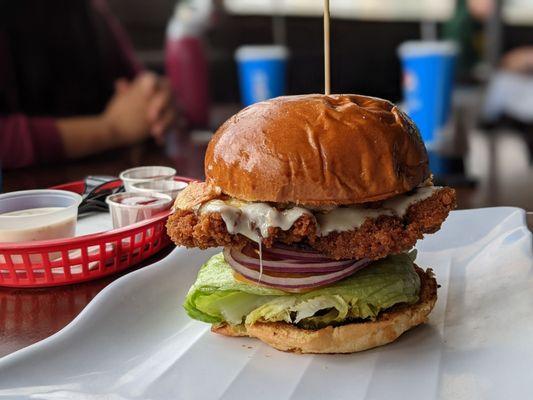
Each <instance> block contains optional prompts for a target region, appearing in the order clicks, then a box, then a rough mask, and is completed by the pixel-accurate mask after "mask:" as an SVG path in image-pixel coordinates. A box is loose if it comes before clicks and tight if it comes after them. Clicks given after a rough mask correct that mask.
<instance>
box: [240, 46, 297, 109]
mask: <svg viewBox="0 0 533 400" xmlns="http://www.w3.org/2000/svg"><path fill="white" fill-rule="evenodd" d="M287 58H288V51H287V48H286V47H284V46H242V47H239V48H238V49H237V51H236V53H235V59H236V60H237V66H238V71H239V84H240V90H241V100H242V103H243V104H244V105H245V106H249V105H250V104H254V103H257V102H258V101H263V100H267V99H270V98H273V97H278V96H282V95H284V94H285V82H286V70H287Z"/></svg>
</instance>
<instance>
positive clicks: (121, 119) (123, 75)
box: [0, 0, 533, 210]
mask: <svg viewBox="0 0 533 400" xmlns="http://www.w3.org/2000/svg"><path fill="white" fill-rule="evenodd" d="M331 14H332V23H331V86H332V92H333V93H359V94H364V95H370V96H377V97H383V98H386V99H389V100H391V101H393V102H395V103H398V104H400V106H401V107H403V108H404V109H405V110H406V112H407V113H408V114H409V115H410V116H411V117H412V118H413V119H414V120H415V122H416V123H417V124H418V126H419V128H420V130H421V133H422V136H423V138H424V140H425V142H426V145H427V147H428V149H429V150H430V157H431V167H432V170H433V172H434V174H435V179H436V181H437V182H442V183H444V184H449V185H452V186H454V187H456V188H457V189H458V191H459V206H460V208H470V207H485V206H497V205H508V206H519V207H522V208H526V209H529V210H531V209H533V161H532V160H533V0H381V1H375V0H331ZM0 21H1V26H0V162H1V165H2V167H1V168H2V178H3V184H2V187H3V190H4V191H11V190H20V189H31V188H38V187H47V186H52V185H56V184H60V183H64V182H67V181H73V180H77V179H83V178H84V177H85V176H87V175H95V174H103V175H118V173H119V172H120V171H122V170H124V169H126V168H128V167H132V166H137V165H149V164H156V165H169V166H174V167H175V168H176V169H177V170H178V174H180V175H185V176H192V177H197V178H202V177H203V169H202V167H203V155H204V152H205V147H206V144H207V142H208V141H209V138H210V137H211V135H212V133H213V132H214V131H215V130H216V128H217V126H219V125H220V124H221V123H222V122H223V121H224V120H225V119H226V118H228V117H229V116H231V115H232V114H233V113H235V112H237V111H238V110H239V109H241V108H242V107H243V106H245V105H248V104H251V103H253V102H255V101H259V100H262V99H266V98H269V97H273V96H277V95H281V94H300V93H317V92H319V93H320V92H323V90H324V78H323V74H324V73H323V63H324V60H323V25H322V1H321V0H312V1H311V0H188V1H187V0H182V1H176V0H151V1H150V2H147V1H141V0H107V1H104V0H48V1H46V2H44V1H38V0H20V1H17V2H2V4H1V5H0ZM287 134H290V132H287Z"/></svg>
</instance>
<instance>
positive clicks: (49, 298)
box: [0, 138, 533, 356]
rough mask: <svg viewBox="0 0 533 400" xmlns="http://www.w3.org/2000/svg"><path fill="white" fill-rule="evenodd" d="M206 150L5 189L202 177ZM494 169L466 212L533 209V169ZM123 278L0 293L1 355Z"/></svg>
mask: <svg viewBox="0 0 533 400" xmlns="http://www.w3.org/2000/svg"><path fill="white" fill-rule="evenodd" d="M205 148H206V142H205V140H198V138H196V140H190V141H189V142H187V143H186V144H185V148H184V151H183V152H182V154H184V155H183V156H182V157H180V158H178V159H171V158H169V157H167V156H165V154H164V151H163V150H162V149H161V148H158V147H156V146H155V145H151V144H149V145H143V146H137V147H135V148H130V149H124V150H120V151H115V152H112V153H107V154H104V155H101V156H98V157H92V158H89V159H86V160H81V161H75V162H69V163H65V164H60V165H53V166H46V167H34V168H27V169H22V170H17V171H5V172H4V190H5V191H12V190H23V189H33V188H45V187H49V186H52V185H57V184H60V183H64V182H68V181H73V180H78V179H82V178H83V177H85V176H87V175H95V174H105V175H118V173H119V172H120V171H122V170H124V169H127V168H130V167H133V166H138V165H149V164H152V165H154V164H155V165H169V166H174V167H175V168H176V169H177V171H178V174H180V175H184V176H191V177H196V178H202V177H203V156H204V152H205ZM480 162H481V161H480ZM490 170H491V171H492V172H490V171H489V173H487V174H486V175H481V176H480V177H479V182H478V185H477V186H476V187H474V188H469V189H468V188H463V189H461V188H458V195H459V207H460V208H472V207H486V206H496V205H515V206H521V207H523V208H528V209H529V210H531V209H533V190H532V187H533V180H531V181H529V179H530V178H531V175H528V174H531V170H529V171H525V172H523V174H522V175H520V173H518V172H515V175H516V179H515V180H498V179H497V178H498V176H500V175H501V171H505V165H502V164H501V163H500V164H498V165H496V166H492V167H491V169H490ZM528 181H529V184H527V182H528ZM531 222H533V221H531ZM169 251H170V249H169V250H166V251H164V252H162V253H160V254H158V255H157V256H155V257H154V258H152V259H151V260H148V261H147V262H145V263H143V264H142V265H141V266H138V267H137V268H140V267H142V266H147V265H149V264H151V263H153V262H154V261H156V260H157V259H160V258H162V257H164V256H165V255H166V254H168V252H169ZM130 271H132V269H131V270H129V271H128V272H130ZM126 273H127V272H126ZM119 276H120V275H115V276H112V277H108V278H104V279H100V280H97V281H93V282H88V283H84V284H78V285H72V286H65V287H58V288H45V289H24V290H22V289H8V288H0V356H3V355H6V354H9V353H11V352H13V351H15V350H18V349H20V348H22V347H25V346H28V345H30V344H32V343H35V342H37V341H39V340H42V339H44V338H46V337H48V336H50V335H52V334H53V333H55V332H57V331H58V330H60V329H61V328H63V327H64V326H65V325H66V324H68V323H69V322H70V321H71V320H72V319H73V318H74V317H75V316H76V315H78V314H79V312H80V311H81V310H82V309H83V308H84V307H85V306H86V305H87V303H89V301H91V299H92V298H93V297H94V296H95V295H96V294H97V293H98V292H99V291H100V290H102V289H103V288H104V287H105V286H107V285H108V284H109V283H110V282H112V281H113V280H115V279H117V278H118V277H119Z"/></svg>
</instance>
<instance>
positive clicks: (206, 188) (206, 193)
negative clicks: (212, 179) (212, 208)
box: [174, 182, 221, 210]
mask: <svg viewBox="0 0 533 400" xmlns="http://www.w3.org/2000/svg"><path fill="white" fill-rule="evenodd" d="M220 194H221V190H220V188H219V187H218V186H213V185H209V184H207V183H205V182H191V183H189V184H188V185H187V187H186V188H185V189H183V190H182V191H181V192H180V193H179V195H178V197H176V201H175V202H174V209H175V210H192V209H193V208H194V207H195V206H197V205H200V204H202V203H205V202H206V201H209V200H212V199H216V198H217V197H219V196H220Z"/></svg>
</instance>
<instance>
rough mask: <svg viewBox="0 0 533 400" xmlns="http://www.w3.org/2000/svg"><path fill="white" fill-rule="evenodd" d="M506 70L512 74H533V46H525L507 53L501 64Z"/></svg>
mask: <svg viewBox="0 0 533 400" xmlns="http://www.w3.org/2000/svg"><path fill="white" fill-rule="evenodd" d="M501 66H502V68H503V69H504V70H506V71H510V72H518V73H526V72H533V46H524V47H519V48H517V49H514V50H511V51H509V52H508V53H506V54H505V55H504V56H503V58H502V62H501Z"/></svg>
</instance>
